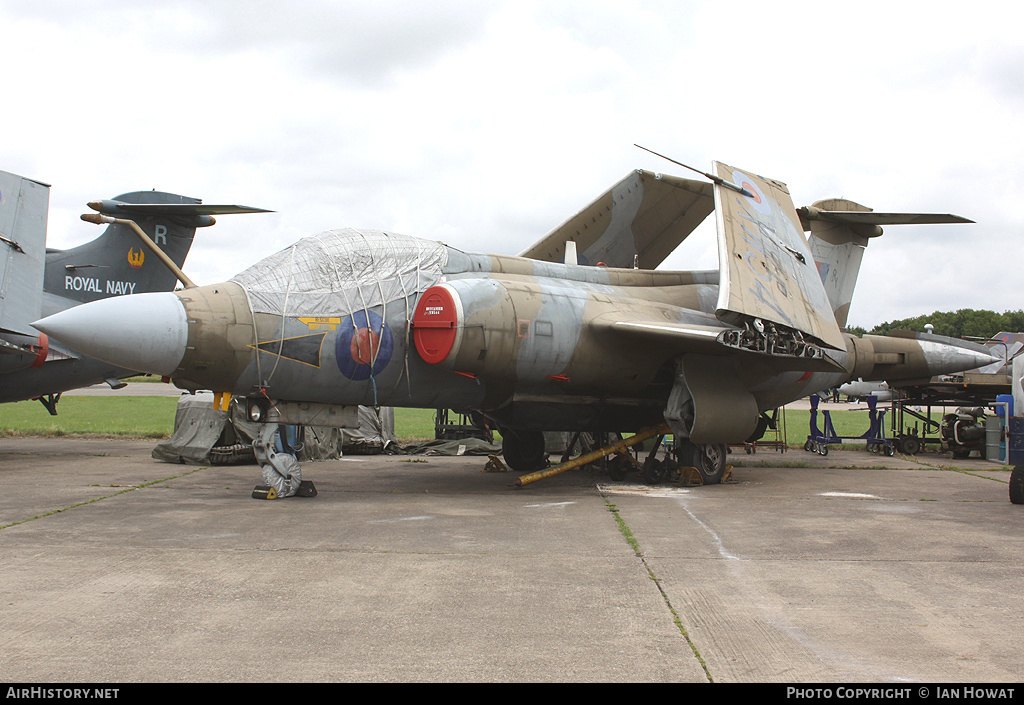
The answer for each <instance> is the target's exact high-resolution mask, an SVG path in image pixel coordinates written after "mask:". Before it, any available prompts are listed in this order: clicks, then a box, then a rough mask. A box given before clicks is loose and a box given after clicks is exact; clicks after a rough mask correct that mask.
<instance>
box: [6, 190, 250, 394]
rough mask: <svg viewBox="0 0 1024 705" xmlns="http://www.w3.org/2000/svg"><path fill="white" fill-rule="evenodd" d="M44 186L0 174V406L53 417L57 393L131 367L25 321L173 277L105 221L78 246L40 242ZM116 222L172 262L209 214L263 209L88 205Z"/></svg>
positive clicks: (158, 198)
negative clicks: (39, 405) (35, 406)
mask: <svg viewBox="0 0 1024 705" xmlns="http://www.w3.org/2000/svg"><path fill="white" fill-rule="evenodd" d="M49 189H50V187H49V186H48V185H46V184H43V183H41V182H39V181H34V180H32V179H26V178H24V177H21V176H16V175H14V174H10V173H7V172H0V292H2V296H0V402H10V401H20V400H23V399H35V398H39V399H40V400H41V401H42V402H43V404H44V405H45V406H46V407H47V409H49V410H50V413H56V404H57V401H58V399H59V395H60V393H61V392H64V391H67V390H69V389H75V388H78V387H84V386H88V385H92V384H97V383H99V382H103V381H107V382H108V383H109V384H110V385H111V386H118V382H117V380H118V378H119V377H124V376H127V375H130V374H133V371H131V370H125V369H124V368H121V367H118V366H116V365H111V364H110V363H107V362H101V361H99V360H95V359H91V358H88V357H85V356H83V355H81V354H79V353H77V352H75V351H74V350H72V349H70V348H68V347H66V346H62V345H60V344H59V343H55V342H53V341H51V340H49V339H48V337H47V336H46V335H45V334H41V333H40V332H39V331H38V330H36V329H35V328H33V327H32V326H31V322H32V321H34V320H36V319H38V318H39V317H40V316H41V315H42V316H47V315H51V314H54V313H57V312H58V311H63V310H65V309H67V308H70V307H72V306H76V305H78V304H81V303H85V302H89V301H96V300H99V299H102V298H106V297H110V296H120V295H124V294H133V293H141V292H145V291H170V290H172V289H173V288H174V285H175V283H176V279H175V275H174V273H173V272H172V271H171V270H170V269H168V268H167V267H166V266H165V265H164V264H163V263H162V262H161V261H160V260H159V259H158V258H157V257H156V256H153V252H152V251H150V250H149V249H147V247H146V246H145V245H144V244H143V242H142V241H141V240H140V239H139V237H138V235H136V233H135V232H134V231H133V230H132V229H131V228H130V226H128V225H125V224H122V223H112V224H110V225H109V226H108V227H107V228H106V229H105V230H104V232H103V233H102V234H101V235H100V236H99V237H97V238H96V239H94V240H92V241H91V242H87V243H85V244H84V245H80V246H79V247H75V248H72V249H69V250H56V249H48V248H46V216H47V207H48V203H49ZM89 205H90V207H91V208H93V209H94V210H96V211H98V212H100V213H102V214H106V215H108V216H113V217H117V218H125V217H131V218H133V219H134V220H135V221H136V222H137V223H138V225H139V226H140V227H141V228H142V229H143V231H144V232H145V233H146V234H147V235H148V236H149V237H150V238H151V239H152V240H153V241H154V242H155V243H156V244H157V245H158V246H159V247H160V248H161V249H162V250H163V251H164V252H165V253H166V254H167V255H168V256H169V257H170V258H171V260H173V261H174V263H175V264H176V265H177V266H179V267H180V266H181V264H182V263H183V262H184V261H185V257H186V256H187V255H188V251H189V249H190V248H191V246H192V239H193V237H194V235H195V231H196V228H199V227H206V226H210V225H213V224H214V222H215V221H214V219H213V218H212V217H211V216H212V215H213V214H217V213H254V212H265V211H260V210H259V209H255V208H246V207H242V206H212V205H211V206H204V205H202V201H200V200H199V199H196V198H188V197H185V196H178V195H175V194H172V193H163V192H160V191H136V192H133V193H126V194H122V195H121V196H117V197H116V198H114V199H111V200H104V201H96V202H93V203H90V204H89Z"/></svg>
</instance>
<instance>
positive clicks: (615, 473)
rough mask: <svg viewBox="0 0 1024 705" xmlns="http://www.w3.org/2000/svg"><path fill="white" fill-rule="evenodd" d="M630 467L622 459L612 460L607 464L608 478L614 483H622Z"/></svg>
mask: <svg viewBox="0 0 1024 705" xmlns="http://www.w3.org/2000/svg"><path fill="white" fill-rule="evenodd" d="M629 470H630V465H629V462H628V461H626V460H624V459H623V458H618V457H616V458H612V459H611V460H610V461H609V462H608V477H610V478H611V479H613V480H615V481H616V482H622V481H623V480H625V479H626V475H627V474H628V473H629Z"/></svg>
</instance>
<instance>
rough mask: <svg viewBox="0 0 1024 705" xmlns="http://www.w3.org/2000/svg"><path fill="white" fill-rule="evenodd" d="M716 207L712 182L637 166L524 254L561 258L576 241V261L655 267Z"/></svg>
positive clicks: (551, 260) (539, 257)
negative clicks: (657, 172) (567, 243)
mask: <svg viewBox="0 0 1024 705" xmlns="http://www.w3.org/2000/svg"><path fill="white" fill-rule="evenodd" d="M714 208H715V202H714V196H713V194H712V187H711V184H709V183H707V182H705V181H692V180H690V179H681V178H679V177H677V176H668V175H665V174H655V173H654V172H651V171H643V170H637V171H634V172H632V173H630V174H629V175H627V176H626V177H625V178H624V179H622V181H620V182H619V183H617V184H616V185H615V186H613V187H612V188H610V189H609V190H608V191H606V192H605V193H604V194H602V195H601V196H599V197H598V198H597V199H596V200H595V201H594V202H593V203H591V204H590V205H589V206H587V207H586V208H584V209H583V210H581V211H580V212H579V213H577V214H576V215H574V216H573V217H572V218H570V219H569V220H567V221H565V222H564V223H562V224H561V225H559V226H558V227H557V228H555V229H554V230H552V231H551V232H549V233H548V234H547V235H545V236H544V237H543V238H541V239H540V240H539V241H537V242H536V243H534V244H533V245H532V246H531V247H529V248H528V249H527V250H525V251H523V252H521V253H520V257H529V258H531V259H537V260H542V261H545V262H562V261H564V260H565V243H566V241H567V240H571V241H573V242H575V243H576V252H577V262H578V263H579V264H592V265H596V264H597V263H598V262H602V263H604V264H605V265H607V266H609V267H625V268H632V267H633V264H634V259H635V260H636V264H637V265H638V266H639V267H640V268H641V269H654V268H655V267H657V266H658V265H659V264H661V263H662V262H663V261H664V260H665V258H666V257H668V255H669V254H671V253H672V251H673V250H675V248H676V247H677V246H678V245H679V243H681V242H682V241H683V240H685V239H686V237H687V236H688V235H689V234H690V233H691V232H693V230H694V228H696V227H697V226H698V225H700V224H701V222H702V221H703V220H704V219H705V218H707V216H708V215H710V214H711V212H712V211H713V210H714Z"/></svg>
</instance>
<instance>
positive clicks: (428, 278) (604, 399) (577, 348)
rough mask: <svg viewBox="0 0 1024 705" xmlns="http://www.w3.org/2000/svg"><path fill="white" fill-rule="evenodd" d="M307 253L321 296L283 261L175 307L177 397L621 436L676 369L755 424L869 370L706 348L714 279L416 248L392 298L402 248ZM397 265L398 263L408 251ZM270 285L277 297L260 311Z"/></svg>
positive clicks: (353, 235) (711, 335) (347, 245)
mask: <svg viewBox="0 0 1024 705" xmlns="http://www.w3.org/2000/svg"><path fill="white" fill-rule="evenodd" d="M328 236H331V237H330V242H326V240H325V238H327V237H328ZM317 238H318V242H317V243H316V244H317V246H318V247H317V249H318V250H321V251H325V248H324V247H323V245H325V244H327V245H330V247H329V250H330V257H329V259H330V266H316V265H310V264H309V263H308V262H307V263H306V265H305V268H304V270H303V271H304V273H306V274H308V273H309V270H310V269H317V270H319V271H321V272H322V273H323V279H322V280H319V281H312V280H311V281H309V282H307V283H305V284H296V277H295V276H294V274H287V275H286V274H285V273H282V272H281V271H280V270H281V268H282V267H287V266H291V265H290V264H286V263H292V262H294V261H295V259H296V257H297V255H296V254H295V253H294V252H289V251H288V250H286V251H283V252H282V253H279V255H277V256H275V257H276V258H277V259H276V260H275V259H274V258H270V259H271V260H273V261H271V262H269V263H268V264H267V265H266V266H265V267H263V268H262V269H258V270H257V271H255V272H250V273H243V274H242V275H239V277H236V279H235V281H232V282H228V283H225V284H218V285H213V286H206V287H199V288H196V289H188V290H185V291H180V292H177V296H178V297H179V298H180V299H181V301H182V303H183V305H184V307H185V310H186V313H187V318H188V326H189V329H188V346H187V349H186V353H185V355H184V357H183V359H182V361H181V363H180V365H179V367H178V369H177V370H176V371H175V373H174V374H173V375H172V378H173V379H174V381H175V383H176V384H177V385H178V386H180V387H183V388H186V389H214V390H222V391H229V392H231V393H233V394H234V395H251V394H253V393H256V392H257V391H259V392H260V393H263V392H264V391H265V393H266V395H267V396H269V397H270V398H274V399H283V400H303V401H309V402H320V403H328V404H345V405H357V404H358V405H381V406H404V407H422V408H454V409H473V410H480V411H482V412H484V413H485V414H486V415H488V416H490V417H491V418H492V419H494V420H496V421H497V422H498V423H499V424H501V425H504V426H508V427H512V428H517V429H542V430H580V429H585V430H616V431H628V430H633V429H636V428H640V427H643V426H647V425H651V424H658V423H661V422H662V421H663V418H662V416H663V413H664V410H665V406H666V400H667V398H668V395H669V392H670V390H671V388H672V386H673V383H674V377H675V369H676V364H677V360H678V359H680V358H683V359H685V356H688V355H690V356H702V357H705V358H706V357H720V358H721V365H722V366H723V369H726V370H728V371H729V372H730V373H731V374H733V375H734V376H735V377H736V378H737V379H738V380H739V384H740V385H741V386H742V387H743V388H744V389H746V390H748V391H749V393H750V394H751V395H752V397H753V398H754V399H755V400H756V406H757V411H764V410H769V409H774V408H776V407H778V406H779V405H780V404H783V403H785V402H788V401H792V400H794V399H798V398H800V397H802V396H805V395H806V394H808V393H811V392H814V391H818V390H821V389H825V388H828V387H831V386H834V385H836V384H839V383H841V382H842V381H845V380H846V379H849V378H850V376H851V375H852V374H854V373H855V371H857V370H860V371H863V370H864V369H865V366H873V365H874V357H872V356H873V355H875V353H874V349H873V348H872V351H871V353H867V352H865V351H866V348H865V346H864V345H861V348H860V350H861V351H862V353H863V354H862V355H861V356H860V358H859V362H858V359H857V356H856V352H857V350H858V349H857V348H855V347H854V343H853V342H852V340H851V342H850V343H849V351H850V353H853V354H852V355H851V354H849V353H844V352H838V351H836V352H835V353H833V356H834V359H835V361H836V362H837V363H838V365H839V367H838V368H836V369H835V370H834V371H828V372H813V371H809V370H804V369H793V364H792V362H791V361H790V362H787V363H785V364H782V365H780V363H779V362H778V361H777V360H775V359H773V358H771V357H769V356H758V355H753V354H742V353H735V352H729V351H723V349H722V347H721V346H720V345H718V344H717V343H716V335H717V334H718V333H720V332H722V331H725V330H726V329H727V328H728V326H726V325H725V324H723V323H721V322H720V321H719V320H718V319H717V317H716V315H715V302H716V300H717V298H718V285H717V278H718V273H717V272H715V271H711V272H662V271H646V270H628V269H613V268H606V267H591V266H582V265H565V264H556V263H547V262H539V261H536V260H530V259H526V258H520V257H509V256H498V255H481V254H471V253H466V252H462V251H460V250H456V249H454V248H449V247H445V246H441V245H437V244H436V243H423V241H415V242H418V243H420V245H421V247H423V248H424V249H423V250H422V251H423V254H422V257H423V262H422V263H416V264H415V266H412V267H408V262H406V263H405V264H406V265H407V270H408V271H410V272H412V274H410V275H409V281H408V283H407V285H405V289H404V291H402V295H401V296H398V297H393V296H387V295H386V294H385V293H384V292H382V291H380V290H379V285H380V279H376V280H375V275H374V271H376V270H378V269H381V268H388V267H390V266H391V265H390V264H388V263H385V262H382V261H381V260H382V258H383V255H381V254H380V253H386V252H387V251H388V248H386V247H380V244H381V243H382V242H387V243H390V244H391V245H393V246H395V245H397V246H407V245H409V243H410V241H413V239H412V238H404V237H403V236H395V235H386V234H383V233H376V232H359V231H334V232H332V233H325V234H323V235H321V236H317ZM367 238H370V239H371V240H372V243H367V242H366V239H367ZM364 244H366V245H373V246H374V247H375V248H376V249H375V250H374V251H375V252H376V253H377V255H376V260H375V261H374V262H372V263H370V264H367V263H365V262H364V263H363V264H361V265H356V264H354V263H352V262H350V261H348V258H349V257H353V258H359V257H363V256H364V255H365V251H366V250H365V247H363V246H362V245H364ZM438 248H440V249H438ZM401 251H402V253H403V254H402V256H403V257H405V256H407V254H408V251H409V250H408V247H404V248H403V249H401ZM300 259H301V256H300ZM270 271H276V272H277V274H278V275H279V280H280V281H281V282H284V284H283V285H282V287H281V289H280V290H278V291H276V292H272V294H271V295H270V296H268V295H267V289H268V275H267V272H270ZM346 275H347V276H346ZM313 279H316V277H313ZM257 283H258V284H259V287H260V297H259V299H258V300H257V299H256V298H255V292H254V290H253V289H254V288H255V287H256V285H257ZM289 287H291V288H289ZM270 288H273V287H270ZM438 288H443V289H444V290H446V291H447V292H449V293H450V295H451V300H452V301H454V302H456V305H455V306H454V307H453V311H452V313H454V319H455V320H454V322H453V324H452V326H451V330H450V331H449V332H448V333H447V335H448V339H447V340H444V341H442V343H441V346H442V348H441V349H440V350H438V349H436V348H429V343H423V341H422V340H418V339H417V336H418V335H422V334H423V332H424V330H425V327H424V326H425V324H424V322H423V318H422V315H423V311H422V310H419V311H418V310H417V304H418V303H419V302H420V301H421V299H423V298H424V297H423V294H424V292H426V291H428V290H430V291H433V290H436V289H438ZM300 289H301V291H300ZM363 304H366V305H365V306H364V305H363ZM420 309H422V307H420ZM418 315H419V318H417V316H418ZM622 322H633V323H634V324H636V328H635V329H634V330H630V331H624V330H622V328H621V327H617V325H616V324H620V323H622ZM658 322H661V323H664V324H668V325H682V326H685V327H686V328H688V329H689V330H706V331H707V336H706V338H705V339H704V340H703V341H702V340H700V339H694V338H693V337H692V336H690V337H687V338H674V337H671V336H665V335H663V334H660V333H659V334H657V335H650V336H648V335H645V334H644V330H643V326H644V325H645V324H651V325H653V324H655V323H658ZM905 343H906V345H904V346H903V347H904V348H905V349H904V350H902V351H901V352H900V354H902V355H903V365H904V367H905V368H906V369H905V376H927V375H928V374H929V372H928V369H927V367H926V365H925V363H924V360H923V358H922V359H921V360H918V361H913V360H911V359H910V358H909V357H908V355H909V354H910V350H911V348H913V347H917V346H916V343H913V341H905ZM912 343H913V344H912ZM425 346H426V347H425ZM428 348H429V349H428ZM425 358H430V359H431V360H432V361H430V362H428V361H427V359H425ZM893 359H895V358H893ZM869 360H870V362H869ZM911 363H912V364H911ZM742 427H743V428H745V427H746V426H745V425H743V426H742ZM739 440H742V438H740V439H739Z"/></svg>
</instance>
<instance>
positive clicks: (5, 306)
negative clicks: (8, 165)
mask: <svg viewBox="0 0 1024 705" xmlns="http://www.w3.org/2000/svg"><path fill="white" fill-rule="evenodd" d="M49 201H50V187H49V186H47V185H46V184H43V183H40V182H38V181H33V180H32V179H26V178H24V177H21V176H17V175H15V174H10V173H8V172H5V171H0V329H3V330H4V331H8V332H12V333H18V334H20V335H27V336H32V337H35V336H37V335H38V333H37V332H36V331H35V330H34V329H33V328H32V327H31V326H30V325H29V324H30V323H32V321H34V320H37V318H36V317H38V316H39V313H40V310H41V308H42V290H43V287H42V282H43V266H44V252H45V251H46V217H47V210H48V208H49Z"/></svg>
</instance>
